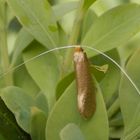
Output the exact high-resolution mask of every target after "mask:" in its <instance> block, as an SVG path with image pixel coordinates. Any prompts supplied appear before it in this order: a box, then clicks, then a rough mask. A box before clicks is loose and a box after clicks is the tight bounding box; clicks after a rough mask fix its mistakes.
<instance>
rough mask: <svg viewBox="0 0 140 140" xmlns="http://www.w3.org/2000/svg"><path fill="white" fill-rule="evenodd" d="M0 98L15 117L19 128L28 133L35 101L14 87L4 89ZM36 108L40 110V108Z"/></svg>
mask: <svg viewBox="0 0 140 140" xmlns="http://www.w3.org/2000/svg"><path fill="white" fill-rule="evenodd" d="M1 98H2V99H3V101H4V102H5V104H6V105H7V107H8V108H9V109H10V110H11V112H12V113H13V114H14V115H15V118H16V120H17V123H18V124H19V126H20V127H21V128H22V129H23V130H25V131H26V132H28V133H30V122H31V107H32V106H37V104H36V102H35V100H33V98H32V97H31V96H29V95H28V94H26V93H25V92H24V91H23V90H22V89H20V88H18V87H14V86H11V87H6V88H4V89H3V90H2V93H1ZM40 104H41V102H40ZM37 107H38V108H40V106H37ZM40 109H41V108H40Z"/></svg>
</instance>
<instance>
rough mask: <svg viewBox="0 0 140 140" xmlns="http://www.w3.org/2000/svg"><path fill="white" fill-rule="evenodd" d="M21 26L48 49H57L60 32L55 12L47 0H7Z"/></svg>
mask: <svg viewBox="0 0 140 140" xmlns="http://www.w3.org/2000/svg"><path fill="white" fill-rule="evenodd" d="M6 1H7V3H8V4H9V6H10V7H11V8H12V10H13V11H14V13H15V15H16V16H17V17H18V19H19V21H20V22H21V24H22V25H23V26H24V27H25V28H26V30H28V31H29V32H30V33H31V34H32V35H33V36H34V37H35V38H36V39H37V40H38V41H39V42H41V43H42V44H43V45H44V46H47V47H48V48H53V47H56V44H57V42H58V32H57V25H56V19H55V16H54V13H53V10H52V8H51V6H50V5H49V3H48V2H47V0H39V1H38V0H20V1H19V0H6Z"/></svg>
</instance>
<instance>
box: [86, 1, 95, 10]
mask: <svg viewBox="0 0 140 140" xmlns="http://www.w3.org/2000/svg"><path fill="white" fill-rule="evenodd" d="M95 1H96V0H84V5H83V7H84V8H85V9H88V8H89V7H90V6H91V5H92V4H93V3H94V2H95Z"/></svg>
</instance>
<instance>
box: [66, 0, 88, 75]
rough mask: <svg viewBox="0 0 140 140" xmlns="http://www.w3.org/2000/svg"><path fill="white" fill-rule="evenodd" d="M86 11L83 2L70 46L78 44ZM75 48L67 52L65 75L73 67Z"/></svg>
mask: <svg viewBox="0 0 140 140" xmlns="http://www.w3.org/2000/svg"><path fill="white" fill-rule="evenodd" d="M85 12H86V10H85V9H84V8H83V1H81V3H80V5H79V8H78V10H77V15H76V18H75V21H74V25H73V28H72V32H71V35H70V38H69V45H76V44H77V43H78V38H79V33H80V29H81V25H82V21H83V17H84V15H85ZM72 57H73V48H70V49H68V50H67V52H66V55H65V60H64V74H65V73H66V72H67V71H68V70H69V68H70V67H71V65H72Z"/></svg>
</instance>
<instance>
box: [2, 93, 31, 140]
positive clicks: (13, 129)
mask: <svg viewBox="0 0 140 140" xmlns="http://www.w3.org/2000/svg"><path fill="white" fill-rule="evenodd" d="M0 94H1V93H0ZM10 139H11V140H29V135H28V134H27V133H25V132H24V131H23V130H22V129H21V128H20V127H19V126H18V125H17V123H16V120H15V118H14V115H13V114H12V113H11V112H10V111H9V110H8V108H7V107H6V105H5V104H4V102H3V101H2V99H1V98H0V140H10Z"/></svg>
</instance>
